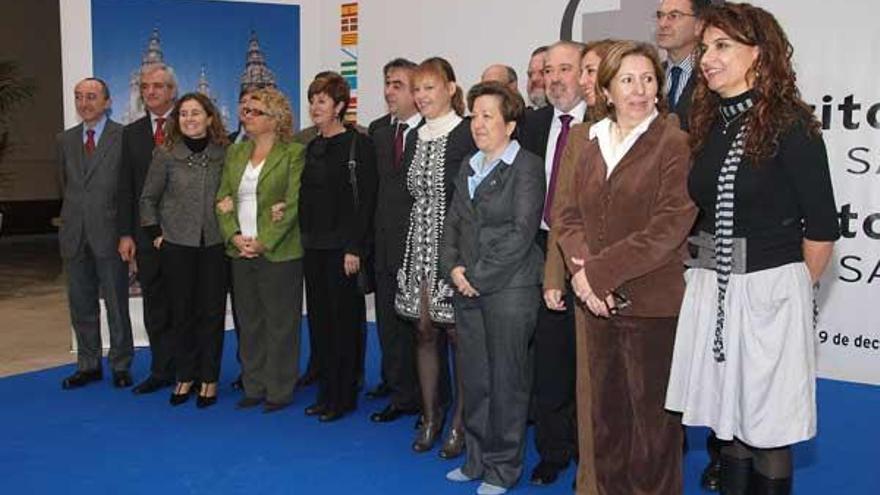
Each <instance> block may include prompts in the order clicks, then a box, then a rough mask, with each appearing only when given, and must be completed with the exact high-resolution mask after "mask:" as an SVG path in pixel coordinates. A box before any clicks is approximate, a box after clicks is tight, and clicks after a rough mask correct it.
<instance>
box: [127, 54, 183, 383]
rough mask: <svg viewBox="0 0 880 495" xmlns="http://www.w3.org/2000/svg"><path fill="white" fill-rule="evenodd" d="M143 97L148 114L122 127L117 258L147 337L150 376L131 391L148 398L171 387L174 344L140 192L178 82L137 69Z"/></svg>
mask: <svg viewBox="0 0 880 495" xmlns="http://www.w3.org/2000/svg"><path fill="white" fill-rule="evenodd" d="M140 89H141V98H142V99H143V101H144V107H146V110H147V114H146V115H145V116H144V117H142V118H141V119H138V120H136V121H134V122H132V123H131V124H129V125H127V126H125V129H124V130H123V133H122V162H121V164H120V173H119V195H118V210H117V223H118V225H119V235H120V238H119V246H118V250H119V255H120V256H121V257H122V259H123V260H125V261H127V262H129V263H131V264H132V266H134V267H136V269H137V277H138V282H140V285H141V294H142V296H143V302H144V326H145V327H146V329H147V335H148V336H149V338H150V351H151V354H152V361H151V365H150V376H149V377H147V379H146V380H144V381H143V382H141V383H139V384H138V385H137V386H135V387H134V389H132V391H133V392H134V393H135V394H149V393H152V392H155V391H157V390H159V389H161V388H163V387H167V386H170V385H171V384H172V383H174V380H175V376H174V362H173V359H172V356H173V342H172V335H171V321H170V318H169V314H168V311H169V309H168V301H167V300H166V292H167V291H166V290H165V288H164V287H163V283H162V273H161V271H160V268H159V251H158V250H157V249H156V248H155V247H153V243H152V239H151V237H150V235H149V234H147V233H146V232H145V231H144V230H143V229H142V228H141V226H140V211H139V208H138V204H139V202H140V197H141V191H142V190H143V188H144V180H145V179H146V177H147V170H148V169H149V167H150V162H151V161H152V159H153V148H154V147H155V146H156V145H159V144H162V143H163V142H164V140H165V123H166V121H167V119H168V118H169V116H170V114H171V109H172V108H174V99H175V98H176V97H177V80H176V78H175V77H174V70H173V69H172V68H171V67H169V66H167V65H165V64H162V63H156V64H149V65H145V66H143V67H141V73H140Z"/></svg>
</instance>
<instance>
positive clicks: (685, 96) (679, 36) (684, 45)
mask: <svg viewBox="0 0 880 495" xmlns="http://www.w3.org/2000/svg"><path fill="white" fill-rule="evenodd" d="M709 3H710V2H709V0H663V1H662V2H660V6H659V7H658V9H657V31H656V33H655V37H656V40H657V46H659V47H660V48H663V49H664V50H666V55H667V59H666V64H665V69H666V87H665V88H664V91H663V94H665V95H666V98H667V102H668V103H669V110H670V111H671V112H674V113H675V114H676V115H678V118H679V121H680V122H681V128H682V129H684V130H685V131H686V130H687V129H688V117H689V115H690V109H691V96H692V95H693V92H694V86H695V83H696V80H697V78H696V74H694V71H695V70H698V69H699V68H698V67H697V46H698V45H699V43H700V40H699V39H698V38H697V37H698V36H699V35H700V30H701V29H702V23H701V22H700V19H699V15H700V12H701V11H702V9H704V8H706V6H708V5H709Z"/></svg>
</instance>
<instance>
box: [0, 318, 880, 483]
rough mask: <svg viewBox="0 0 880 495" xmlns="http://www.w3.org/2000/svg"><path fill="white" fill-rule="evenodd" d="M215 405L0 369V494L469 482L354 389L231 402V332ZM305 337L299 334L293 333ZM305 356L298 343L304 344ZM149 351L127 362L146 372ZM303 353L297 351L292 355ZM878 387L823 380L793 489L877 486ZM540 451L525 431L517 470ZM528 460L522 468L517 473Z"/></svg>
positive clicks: (692, 466)
mask: <svg viewBox="0 0 880 495" xmlns="http://www.w3.org/2000/svg"><path fill="white" fill-rule="evenodd" d="M226 335H227V339H226V348H225V359H224V368H223V375H222V387H221V395H220V401H219V403H218V404H217V405H216V406H214V407H212V408H210V409H207V410H198V409H196V407H195V404H194V403H192V402H190V403H187V404H184V405H182V406H179V407H176V408H172V407H171V406H169V405H168V393H169V392H168V391H162V392H160V393H157V394H154V395H152V396H144V397H136V396H133V395H132V394H131V392H130V391H129V390H116V389H114V388H112V386H111V385H110V383H109V380H108V379H107V378H105V381H104V383H101V384H93V385H90V386H88V387H85V388H83V389H80V390H75V391H62V390H61V387H60V383H61V380H62V378H63V377H64V376H66V375H68V374H69V373H71V372H72V371H73V366H62V367H58V368H53V369H48V370H44V371H39V372H34V373H27V374H23V375H18V376H13V377H8V378H4V379H0V397H2V399H0V425H2V426H0V493H2V494H43V493H89V494H102V493H113V494H139V493H144V494H150V495H165V494H168V495H170V494H184V493H193V494H204V493H210V494H221V493H242V494H275V493H277V494H286V493H297V494H301V493H329V494H335V493H357V494H388V493H394V494H396V493H417V494H467V493H474V491H475V489H476V484H475V483H471V484H465V485H454V484H451V483H449V482H447V481H446V480H445V479H444V478H443V475H444V473H445V472H446V471H448V470H449V469H452V468H454V467H456V466H458V464H459V462H460V461H444V460H442V459H440V458H438V457H437V456H436V452H432V453H428V454H423V455H416V454H413V453H412V452H411V451H410V449H409V444H410V441H411V439H412V436H413V428H412V427H413V420H412V419H403V420H400V421H398V422H396V423H391V424H386V425H376V424H373V423H371V422H370V421H369V419H368V416H369V414H370V413H371V412H372V411H375V410H377V409H380V408H381V407H382V406H384V402H382V401H368V400H366V399H363V400H362V401H361V403H360V408H359V409H358V411H357V412H356V413H354V414H352V415H351V416H349V417H347V418H345V419H343V420H341V421H339V422H337V423H333V424H318V423H317V422H316V421H315V420H314V419H312V418H306V417H305V416H304V415H303V414H302V409H303V408H304V407H305V406H306V405H308V404H310V403H311V402H312V400H313V399H314V394H315V389H314V388H310V389H307V390H305V391H303V392H298V393H297V395H296V397H295V402H294V405H293V407H291V408H289V409H286V410H284V411H281V412H278V413H275V414H271V415H264V414H262V413H261V412H260V410H259V409H257V410H248V411H237V410H235V408H234V403H235V401H236V400H237V398H238V395H237V394H235V393H233V392H232V391H231V389H230V388H229V383H230V382H231V380H232V379H233V378H234V377H235V375H236V374H237V373H238V366H237V364H236V363H235V355H234V353H235V337H234V334H233V333H232V332H228V333H227V334H226ZM304 340H305V339H304ZM303 349H304V354H305V353H306V352H307V351H306V349H307V344H305V342H304V345H303ZM369 349H370V359H369V362H368V377H371V378H373V379H374V380H373V381H375V378H376V377H378V345H377V341H376V338H375V332H374V331H373V330H372V329H371V332H370V342H369ZM148 362H149V354H148V351H139V352H138V353H137V356H136V359H135V366H134V368H133V372H134V375H135V379H136V380H137V379H141V378H143V377H144V376H145V375H146V373H147V369H148ZM304 364H305V360H303V365H304ZM878 411H880V387H871V386H865V385H855V384H849V383H842V382H835V381H830V380H820V382H819V413H820V433H819V436H818V438H817V439H816V440H814V441H812V442H808V443H806V444H803V445H799V446H798V447H797V448H796V453H795V456H796V457H795V460H796V473H795V480H796V481H795V493H797V494H822V495H836V494H876V493H878V492H880V489H878V486H880V475H878V465H877V460H878V453H880V450H878V445H880V431H878V428H880V423H878ZM704 439H705V430H700V429H691V430H690V431H689V440H690V445H691V446H692V448H691V451H690V453H689V454H688V455H687V457H686V459H685V484H686V489H685V493H686V494H698V493H701V491H700V489H699V487H698V477H699V472H700V470H701V469H702V467H703V464H704V463H705V461H706V453H705V450H704V447H703V444H704ZM536 462H537V455H536V453H535V450H534V444H533V443H532V438H531V432H530V437H529V447H528V451H527V460H526V468H527V469H530V468H531V467H533V466H534V465H535V463H536ZM527 475H528V471H527V472H526V476H527ZM573 475H574V470H573V469H571V468H570V469H569V470H568V471H566V473H565V474H564V476H562V477H561V478H560V480H559V481H558V482H557V484H555V485H553V486H551V487H547V488H536V487H531V486H529V485H528V484H526V483H524V482H521V483H520V484H519V485H518V486H517V488H516V490H514V493H536V494H547V495H550V494H557V493H559V494H561V493H571V488H570V487H571V482H572V478H573Z"/></svg>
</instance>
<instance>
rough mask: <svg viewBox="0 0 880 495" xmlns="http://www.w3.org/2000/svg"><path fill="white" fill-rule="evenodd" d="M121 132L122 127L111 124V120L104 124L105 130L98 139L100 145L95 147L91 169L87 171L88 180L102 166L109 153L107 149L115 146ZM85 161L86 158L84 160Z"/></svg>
mask: <svg viewBox="0 0 880 495" xmlns="http://www.w3.org/2000/svg"><path fill="white" fill-rule="evenodd" d="M119 134H121V130H120V128H118V127H116V126H111V125H110V121H108V122H107V124H106V125H105V126H104V132H103V133H101V139H99V140H98V146H97V147H96V148H95V153H94V155H92V163H91V166H90V167H89V169H88V170H87V171H86V178H85V180H86V182H88V180H89V179H90V178H91V177H92V175H94V174H95V170H96V169H97V168H98V167H100V166H101V163H102V162H103V160H104V156H105V155H107V150H109V149H110V147H111V146H113V143H114V142H116V140H117V139H119ZM83 161H84V162H85V160H83Z"/></svg>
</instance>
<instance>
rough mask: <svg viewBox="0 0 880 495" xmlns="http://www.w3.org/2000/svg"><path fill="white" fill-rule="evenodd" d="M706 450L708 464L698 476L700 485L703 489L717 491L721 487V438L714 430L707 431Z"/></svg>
mask: <svg viewBox="0 0 880 495" xmlns="http://www.w3.org/2000/svg"><path fill="white" fill-rule="evenodd" d="M706 452H707V453H708V454H709V464H707V465H706V467H705V469H703V475H702V476H700V486H701V487H703V490H708V491H710V492H717V491H718V490H719V489H720V488H721V440H718V437H716V436H715V433H714V432H709V436H708V437H706Z"/></svg>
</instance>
